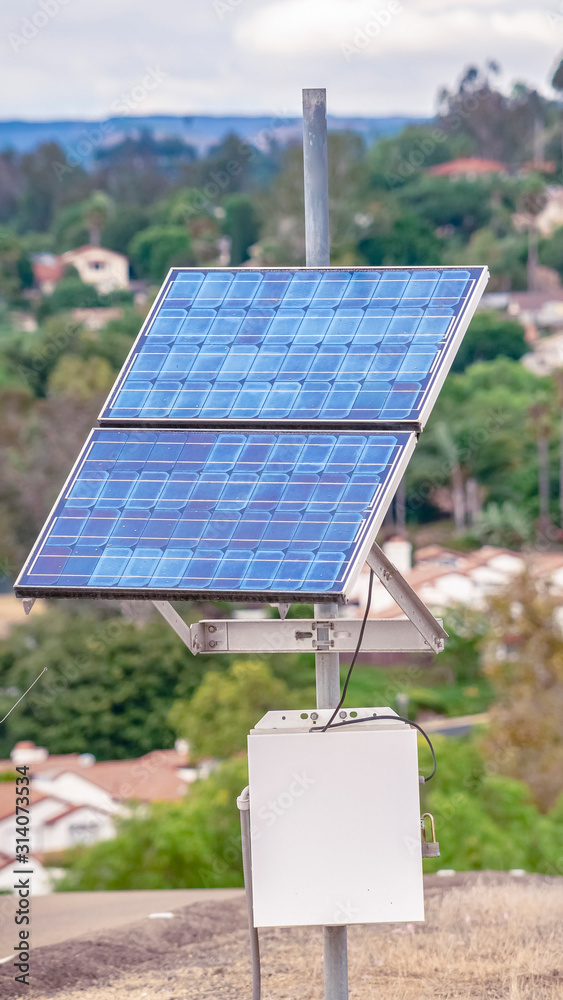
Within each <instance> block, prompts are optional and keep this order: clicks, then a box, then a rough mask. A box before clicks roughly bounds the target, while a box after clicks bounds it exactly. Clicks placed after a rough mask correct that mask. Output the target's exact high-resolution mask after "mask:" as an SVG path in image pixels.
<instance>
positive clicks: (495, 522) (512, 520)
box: [473, 500, 533, 549]
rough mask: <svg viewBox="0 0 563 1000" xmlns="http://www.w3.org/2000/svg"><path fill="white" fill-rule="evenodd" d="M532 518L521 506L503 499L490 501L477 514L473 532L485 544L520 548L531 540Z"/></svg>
mask: <svg viewBox="0 0 563 1000" xmlns="http://www.w3.org/2000/svg"><path fill="white" fill-rule="evenodd" d="M532 533H533V527H532V520H531V518H530V516H529V515H528V514H527V513H526V511H525V510H523V509H522V507H519V506H518V504H515V503H512V501H510V500H505V501H504V503H502V504H498V503H490V504H487V506H486V507H485V509H484V510H483V511H481V513H480V514H479V515H478V516H477V518H476V520H475V524H474V526H473V534H475V535H477V537H478V538H479V539H480V540H481V541H482V542H483V543H484V544H485V543H486V544H487V545H501V546H503V547H506V548H509V549H520V548H522V546H523V545H525V544H526V543H528V542H530V541H531V540H532Z"/></svg>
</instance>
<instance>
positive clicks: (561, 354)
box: [520, 302, 563, 375]
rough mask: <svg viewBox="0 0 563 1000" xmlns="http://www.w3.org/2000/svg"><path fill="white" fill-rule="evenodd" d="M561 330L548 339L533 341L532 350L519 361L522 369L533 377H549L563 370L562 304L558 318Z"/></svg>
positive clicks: (541, 338)
mask: <svg viewBox="0 0 563 1000" xmlns="http://www.w3.org/2000/svg"><path fill="white" fill-rule="evenodd" d="M560 326H561V330H560V332H559V333H553V334H552V335H551V336H550V337H539V338H538V339H537V340H535V341H534V350H533V351H531V352H530V353H529V354H524V356H523V357H522V358H521V359H520V360H521V362H522V364H523V365H524V368H527V369H528V371H530V372H533V373H534V375H551V374H552V373H553V372H554V371H556V370H557V369H561V368H563V302H562V303H561V316H560Z"/></svg>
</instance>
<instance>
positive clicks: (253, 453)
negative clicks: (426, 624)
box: [15, 428, 416, 601]
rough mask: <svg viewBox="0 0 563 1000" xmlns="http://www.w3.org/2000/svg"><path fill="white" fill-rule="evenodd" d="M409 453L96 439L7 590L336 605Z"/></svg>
mask: <svg viewBox="0 0 563 1000" xmlns="http://www.w3.org/2000/svg"><path fill="white" fill-rule="evenodd" d="M415 443H416V437H415V435H414V434H412V433H409V432H406V431H401V432H395V433H385V432H368V433H364V434H357V433H354V432H342V433H332V434H327V433H322V432H308V433H291V432H284V431H274V432H270V433H266V432H252V433H251V432H248V431H247V432H239V433H234V432H231V433H220V432H212V431H209V432H205V431H179V430H177V431H148V430H146V431H142V430H135V431H129V430H117V429H106V428H101V429H96V430H93V431H92V432H91V434H90V437H89V438H88V441H87V442H86V445H85V446H84V448H83V450H82V453H81V455H80V456H79V458H78V460H77V463H76V465H75V467H74V469H73V471H72V473H71V475H70V476H69V479H68V481H67V483H66V484H65V487H64V489H63V491H62V493H61V495H60V497H59V499H58V500H57V502H56V504H55V507H54V508H53V511H52V512H51V514H50V516H49V518H48V520H47V522H46V524H45V526H44V528H43V530H42V532H41V534H40V536H39V538H38V540H37V542H36V544H35V546H34V548H33V550H32V552H31V555H30V556H29V558H28V560H27V562H26V565H25V566H24V568H23V570H22V572H21V574H20V576H19V578H18V580H17V582H16V585H15V590H16V594H17V595H18V596H19V597H26V596H35V597H37V596H46V597H56V596H59V597H64V596H74V597H113V598H120V599H124V598H128V597H131V598H140V597H144V598H150V599H154V600H156V599H161V600H163V599H172V600H181V599H198V598H202V597H206V598H211V597H214V598H231V599H235V600H267V601H277V600H291V601H314V600H327V599H331V600H339V601H344V600H345V597H346V591H347V590H348V589H349V588H350V587H351V586H352V585H353V583H354V581H355V579H356V578H357V575H358V573H359V572H360V570H361V568H362V565H363V563H364V562H365V558H366V555H367V553H368V551H369V549H370V547H371V545H372V543H373V541H374V539H375V535H376V533H377V531H378V529H379V527H380V525H381V522H382V520H383V517H384V516H385V512H386V510H387V508H388V506H389V504H390V502H391V499H392V497H393V494H394V492H395V490H396V488H397V485H398V483H399V481H400V479H401V477H402V475H403V473H404V471H405V469H406V466H407V464H408V462H409V459H410V457H411V454H412V451H413V449H414V446H415Z"/></svg>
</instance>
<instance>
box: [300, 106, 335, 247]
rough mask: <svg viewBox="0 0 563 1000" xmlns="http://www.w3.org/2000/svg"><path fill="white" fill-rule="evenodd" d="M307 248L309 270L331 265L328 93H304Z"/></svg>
mask: <svg viewBox="0 0 563 1000" xmlns="http://www.w3.org/2000/svg"><path fill="white" fill-rule="evenodd" d="M303 173H304V176H305V246H306V251H305V252H306V257H305V259H306V262H307V266H308V267H328V266H329V264H330V231H329V224H328V153H327V138H326V90H324V88H323V89H322V90H304V91H303Z"/></svg>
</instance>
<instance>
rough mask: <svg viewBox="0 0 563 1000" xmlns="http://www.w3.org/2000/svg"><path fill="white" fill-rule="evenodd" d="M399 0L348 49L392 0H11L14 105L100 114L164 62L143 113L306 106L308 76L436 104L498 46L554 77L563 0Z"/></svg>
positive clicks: (339, 93)
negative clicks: (349, 53) (30, 32)
mask: <svg viewBox="0 0 563 1000" xmlns="http://www.w3.org/2000/svg"><path fill="white" fill-rule="evenodd" d="M41 2H48V3H50V4H51V5H52V4H55V5H56V4H59V7H60V10H59V11H58V13H57V14H56V15H55V16H53V17H51V18H50V19H49V20H48V23H46V24H45V25H44V26H43V27H42V28H41V30H40V31H38V32H37V35H36V36H35V37H33V38H32V39H31V40H29V41H28V42H26V43H25V44H24V45H23V46H21V48H20V49H19V50H18V51H17V52H14V51H13V48H12V46H11V45H10V42H9V34H10V32H13V31H17V30H18V29H20V28H21V24H22V22H23V20H24V18H30V17H32V15H33V13H34V12H36V11H38V10H39V9H40V6H39V5H40V3H41ZM219 2H220V3H221V4H225V3H226V4H227V8H226V9H225V7H224V6H221V7H220V8H219V7H218V6H217V4H218V3H219ZM399 2H400V3H402V5H403V7H404V10H403V11H396V10H395V11H393V12H392V16H391V17H390V19H388V20H389V23H388V24H386V25H385V26H383V27H381V30H380V31H378V32H375V31H374V29H372V31H371V34H370V32H369V31H368V32H367V34H366V44H365V45H363V46H361V45H360V46H356V49H355V51H354V53H353V57H352V58H349V59H346V58H345V56H344V53H343V48H342V47H343V45H350V44H352V45H354V38H355V37H356V35H357V33H358V32H359V33H360V36H361V33H362V32H364V33H366V26H368V25H369V24H370V23H371V22H373V11H376V12H381V11H383V10H385V9H389V3H390V0H159V2H158V3H157V4H155V3H154V0H66V2H64V3H62V0H18V3H17V4H16V3H14V0H0V87H1V88H2V94H3V97H4V101H3V108H4V111H3V114H4V116H6V117H11V118H17V117H25V118H31V119H38V118H39V119H41V118H56V117H59V118H61V117H62V118H65V117H66V118H71V117H74V118H84V117H85V118H93V119H97V118H98V119H99V118H100V117H105V116H108V115H110V114H111V113H112V111H111V106H112V103H113V102H115V101H116V100H117V99H119V97H120V95H121V94H122V93H129V92H130V91H132V89H133V88H135V87H137V86H138V85H139V83H140V81H141V80H142V78H143V76H144V74H145V73H146V72H147V67H155V66H158V67H160V68H161V69H162V71H163V73H164V74H166V76H165V77H164V78H163V81H162V84H161V85H159V86H158V88H155V89H154V90H153V91H151V92H150V93H147V95H146V100H145V101H144V102H143V105H142V107H139V109H138V111H137V113H139V114H145V113H146V114H148V113H164V114H166V113H170V114H185V115H189V114H205V113H208V114H222V113H237V112H238V113H242V114H253V113H256V114H264V113H266V114H268V113H270V112H280V113H281V112H282V109H283V114H284V115H285V114H298V113H299V109H300V103H301V88H302V87H307V86H313V87H314V86H327V87H328V90H329V107H330V110H331V111H332V112H333V113H335V114H348V115H353V114H364V115H382V114H395V113H409V114H415V115H418V114H430V113H431V112H432V111H433V109H434V102H435V95H436V93H437V91H438V89H439V88H440V87H442V86H444V85H448V86H452V85H453V84H454V83H455V81H456V80H457V79H458V78H459V76H460V74H461V73H462V71H463V69H464V67H466V66H467V65H468V64H472V65H475V64H483V63H484V62H485V61H486V60H488V59H491V58H494V59H496V60H498V62H500V64H501V66H502V67H503V70H504V74H503V77H502V80H503V82H505V83H506V85H509V84H510V83H511V82H512V80H513V79H514V78H518V79H525V80H529V81H530V82H531V83H532V84H534V85H535V86H539V87H541V88H543V89H544V90H545V88H546V85H547V79H548V77H549V72H550V69H551V68H552V66H553V64H554V62H555V60H556V58H557V56H558V54H559V51H560V48H561V49H563V30H561V31H560V30H559V29H555V28H554V26H553V17H560V23H561V26H562V27H563V14H561V13H558V10H559V7H561V9H562V10H563V0H399ZM550 12H551V20H550V16H549V15H550ZM386 20H387V19H386ZM558 23H559V22H558Z"/></svg>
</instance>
